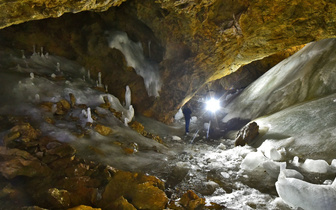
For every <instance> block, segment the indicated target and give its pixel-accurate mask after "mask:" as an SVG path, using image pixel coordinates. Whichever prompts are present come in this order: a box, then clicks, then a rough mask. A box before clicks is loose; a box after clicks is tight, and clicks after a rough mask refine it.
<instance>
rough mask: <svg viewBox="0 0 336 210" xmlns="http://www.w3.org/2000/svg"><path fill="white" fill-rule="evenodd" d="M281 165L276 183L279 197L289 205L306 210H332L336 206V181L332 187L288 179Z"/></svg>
mask: <svg viewBox="0 0 336 210" xmlns="http://www.w3.org/2000/svg"><path fill="white" fill-rule="evenodd" d="M285 167H286V165H285V164H283V165H281V169H280V175H279V178H278V181H277V182H276V183H275V187H276V190H277V192H278V194H279V196H280V197H281V198H282V199H283V200H284V201H285V202H286V203H287V204H289V205H291V206H293V207H296V208H299V207H300V208H302V209H305V210H332V209H335V206H336V181H334V182H333V184H332V185H318V184H311V183H308V182H305V181H302V180H300V179H296V178H287V177H286V175H285V173H284V170H285Z"/></svg>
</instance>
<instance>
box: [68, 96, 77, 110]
mask: <svg viewBox="0 0 336 210" xmlns="http://www.w3.org/2000/svg"><path fill="white" fill-rule="evenodd" d="M69 97H70V102H71V107H72V108H73V107H75V106H76V98H75V96H74V94H72V93H69Z"/></svg>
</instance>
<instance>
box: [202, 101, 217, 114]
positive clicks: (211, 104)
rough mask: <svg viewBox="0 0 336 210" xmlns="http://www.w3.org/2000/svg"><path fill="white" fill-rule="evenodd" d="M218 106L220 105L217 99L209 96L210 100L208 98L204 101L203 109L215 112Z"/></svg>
mask: <svg viewBox="0 0 336 210" xmlns="http://www.w3.org/2000/svg"><path fill="white" fill-rule="evenodd" d="M219 108H220V106H219V100H218V99H214V98H211V99H210V100H208V101H207V102H206V107H205V109H206V110H208V111H210V112H213V113H215V112H216V111H218V110H219Z"/></svg>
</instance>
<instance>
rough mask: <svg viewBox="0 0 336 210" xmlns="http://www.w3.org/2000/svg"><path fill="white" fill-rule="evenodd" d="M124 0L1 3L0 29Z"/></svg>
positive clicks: (99, 7)
mask: <svg viewBox="0 0 336 210" xmlns="http://www.w3.org/2000/svg"><path fill="white" fill-rule="evenodd" d="M124 1H126V0H108V1H103V2H97V1H96V0H85V1H80V2H78V1H43V0H42V1H41V0H33V1H26V0H24V1H17V0H14V1H12V2H10V4H9V3H8V4H1V5H0V9H1V10H2V11H4V12H3V13H2V14H1V19H2V21H1V22H0V29H1V28H4V27H7V26H10V25H12V24H19V23H23V22H26V21H29V20H39V19H43V18H50V17H59V16H61V15H62V14H64V13H67V12H74V13H77V12H81V11H86V10H95V11H105V10H107V9H108V8H110V7H111V6H120V5H121V4H122V2H124Z"/></svg>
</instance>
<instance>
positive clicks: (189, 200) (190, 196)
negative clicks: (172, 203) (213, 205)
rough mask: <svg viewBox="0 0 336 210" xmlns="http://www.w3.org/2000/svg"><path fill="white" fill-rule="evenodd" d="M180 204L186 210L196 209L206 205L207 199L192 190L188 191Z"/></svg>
mask: <svg viewBox="0 0 336 210" xmlns="http://www.w3.org/2000/svg"><path fill="white" fill-rule="evenodd" d="M180 204H181V205H182V206H184V207H185V208H186V209H196V208H200V207H203V206H204V205H205V199H204V198H200V197H198V196H197V195H196V193H194V192H193V191H191V190H188V191H187V192H186V193H184V194H183V195H182V197H181V200H180Z"/></svg>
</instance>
